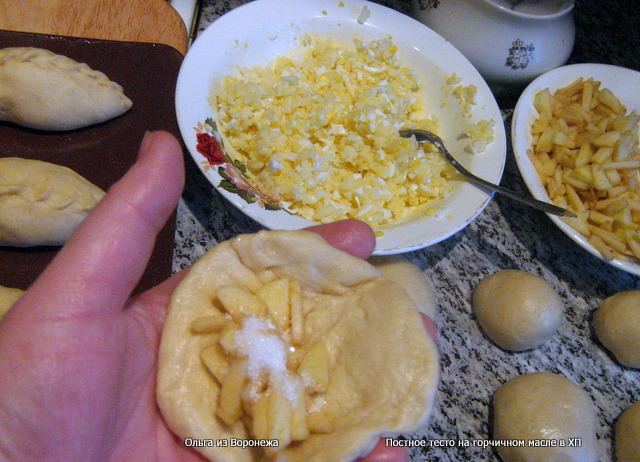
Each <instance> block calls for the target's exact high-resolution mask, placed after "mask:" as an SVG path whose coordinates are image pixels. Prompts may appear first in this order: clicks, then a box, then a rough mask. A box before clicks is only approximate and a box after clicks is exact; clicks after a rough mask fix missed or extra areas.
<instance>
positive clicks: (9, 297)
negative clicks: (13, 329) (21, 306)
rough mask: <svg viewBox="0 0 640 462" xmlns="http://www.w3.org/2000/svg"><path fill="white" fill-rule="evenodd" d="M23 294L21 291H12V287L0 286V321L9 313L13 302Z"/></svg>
mask: <svg viewBox="0 0 640 462" xmlns="http://www.w3.org/2000/svg"><path fill="white" fill-rule="evenodd" d="M23 293H24V291H23V290H21V289H14V288H13V287H5V286H0V320H1V319H2V318H3V317H4V315H5V314H7V312H8V311H9V308H11V307H12V306H13V304H14V303H15V302H17V301H18V299H19V298H20V297H21V296H22V294H23Z"/></svg>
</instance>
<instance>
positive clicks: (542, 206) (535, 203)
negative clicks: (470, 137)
mask: <svg viewBox="0 0 640 462" xmlns="http://www.w3.org/2000/svg"><path fill="white" fill-rule="evenodd" d="M436 146H437V147H438V150H439V151H440V152H441V153H442V155H444V156H445V157H446V158H447V159H449V161H451V163H452V164H453V166H454V167H455V168H456V169H457V170H458V171H459V172H460V173H462V174H463V175H464V176H466V177H467V179H469V180H470V181H472V182H474V183H476V184H478V185H480V186H483V187H485V188H487V189H489V190H491V191H495V192H497V193H498V194H502V195H503V196H507V197H509V198H510V199H513V200H515V201H518V202H521V203H523V204H526V205H528V206H530V207H533V208H535V209H538V210H542V211H543V212H546V213H551V214H553V215H558V216H563V217H573V218H575V216H576V214H575V213H573V212H571V211H570V210H566V209H563V208H562V207H558V206H557V205H553V204H550V203H548V202H543V201H539V200H537V199H533V198H528V197H523V196H521V195H520V194H518V193H516V192H514V191H511V190H510V189H507V188H503V187H502V186H499V185H497V184H493V183H490V182H488V181H486V180H483V179H482V178H480V177H477V176H475V175H474V174H473V173H471V172H470V171H469V170H467V169H466V168H464V167H463V166H462V165H461V164H460V163H459V162H458V161H457V160H455V159H454V158H453V157H451V156H449V155H447V154H448V153H446V154H445V153H444V152H442V147H441V146H440V145H439V144H437V145H436Z"/></svg>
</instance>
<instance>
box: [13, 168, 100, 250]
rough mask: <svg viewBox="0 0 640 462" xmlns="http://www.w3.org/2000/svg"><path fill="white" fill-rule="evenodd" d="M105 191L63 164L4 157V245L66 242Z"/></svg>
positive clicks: (23, 245) (27, 245)
mask: <svg viewBox="0 0 640 462" xmlns="http://www.w3.org/2000/svg"><path fill="white" fill-rule="evenodd" d="M103 196H104V191H102V189H100V188H98V187H97V186H95V185H94V184H93V183H91V182H89V181H88V180H86V179H85V178H84V177H82V176H80V175H79V174H78V173H76V172H74V171H73V170H71V169H69V168H67V167H64V166H62V165H57V164H52V163H50V162H43V161H40V160H34V159H21V158H18V157H3V158H0V245H7V246H15V247H29V246H36V245H62V244H64V243H65V242H66V241H67V240H68V239H69V237H70V236H71V234H72V233H73V232H74V231H75V229H76V228H77V227H78V225H79V224H80V223H81V222H82V220H84V219H85V218H86V216H87V215H88V214H89V212H90V211H91V210H93V208H94V207H95V206H96V204H97V203H98V202H100V200H101V199H102V197H103Z"/></svg>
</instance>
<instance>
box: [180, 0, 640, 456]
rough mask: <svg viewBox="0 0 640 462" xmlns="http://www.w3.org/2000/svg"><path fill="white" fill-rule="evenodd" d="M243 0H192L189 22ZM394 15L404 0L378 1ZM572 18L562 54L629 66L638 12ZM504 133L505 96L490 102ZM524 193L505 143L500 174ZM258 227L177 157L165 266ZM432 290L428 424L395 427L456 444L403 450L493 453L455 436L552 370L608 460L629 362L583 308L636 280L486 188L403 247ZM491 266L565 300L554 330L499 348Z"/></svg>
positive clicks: (623, 7) (634, 61) (580, 8)
mask: <svg viewBox="0 0 640 462" xmlns="http://www.w3.org/2000/svg"><path fill="white" fill-rule="evenodd" d="M244 3H246V1H243V0H230V1H218V0H204V5H203V9H202V12H201V17H200V22H199V28H200V30H202V29H204V28H205V27H206V26H207V25H208V24H210V23H211V22H213V21H214V20H215V19H216V18H217V17H219V16H220V15H221V14H224V13H225V12H227V11H230V10H231V9H233V8H235V7H237V6H240V5H241V4H244ZM378 3H381V4H384V5H386V6H390V7H393V8H395V9H397V10H399V11H401V12H403V13H409V4H410V2H408V1H407V2H403V1H399V0H398V1H378ZM575 20H576V28H577V36H576V43H575V47H574V51H573V53H572V55H571V57H570V59H569V62H570V63H579V62H600V63H608V64H615V65H619V66H624V67H628V68H632V69H636V70H640V50H639V48H640V36H639V34H640V32H639V30H638V28H637V24H638V23H639V20H640V13H639V12H638V10H631V9H630V8H629V6H628V2H627V1H626V0H615V1H613V0H612V1H608V2H598V1H596V0H585V1H582V2H581V1H578V2H577V5H576V8H575ZM499 103H500V108H501V110H502V114H503V118H504V123H505V128H506V129H507V133H509V131H510V123H511V112H512V109H513V106H514V104H515V102H514V101H500V102H499ZM501 184H502V185H503V186H506V187H508V188H511V189H514V190H517V191H521V192H525V191H526V187H525V185H524V183H523V181H522V179H521V177H520V174H519V172H518V170H517V167H516V165H515V160H514V158H513V153H512V151H511V148H510V147H509V149H508V152H507V164H506V168H505V172H504V176H503V180H502V183H501ZM259 229H260V226H259V225H257V224H256V223H254V222H252V221H251V220H250V219H248V218H246V217H244V216H243V215H242V214H241V213H240V212H238V211H237V210H236V209H235V208H233V207H232V206H231V205H230V204H228V203H227V202H226V201H225V200H224V199H223V198H222V197H221V196H219V195H218V194H217V193H216V192H215V191H214V189H213V187H212V186H211V185H210V184H209V183H208V181H207V180H206V179H205V178H204V176H203V175H202V174H201V173H200V171H199V170H198V168H197V167H196V166H195V164H194V163H193V162H191V161H190V160H188V161H187V186H186V188H185V192H184V194H183V197H182V200H181V202H180V204H179V207H178V224H177V234H176V248H175V257H174V269H175V270H178V269H180V268H183V267H185V266H187V265H189V264H190V263H192V262H193V261H195V260H196V259H197V258H198V257H200V256H201V255H202V254H204V252H206V251H207V250H208V249H209V248H210V247H211V246H213V245H215V243H217V242H220V241H223V240H225V239H228V238H231V237H234V236H236V235H237V234H240V233H248V232H254V231H257V230H259ZM405 257H407V258H408V259H409V260H411V261H412V262H414V263H415V264H416V265H418V266H419V267H420V268H421V269H422V270H423V271H424V273H425V275H426V276H427V277H428V278H429V279H430V280H431V281H432V282H433V285H434V287H435V289H436V292H437V294H436V296H437V302H438V312H437V315H436V318H435V322H436V324H437V326H438V329H439V340H438V348H439V351H440V354H441V361H442V380H441V383H440V386H439V393H438V395H437V398H436V408H435V411H434V414H433V416H432V417H431V420H430V421H429V423H428V425H427V426H426V427H425V428H423V429H421V430H420V431H418V432H416V433H414V434H409V435H404V437H406V438H414V439H421V440H424V441H427V442H428V441H434V440H447V441H454V442H455V444H456V447H446V448H438V447H429V445H427V447H424V448H420V449H415V450H413V451H412V452H411V456H412V460H416V461H418V460H419V461H423V460H429V461H451V462H454V461H461V460H473V461H498V460H499V457H498V455H497V453H496V452H495V451H494V449H492V448H491V447H481V446H482V444H480V445H479V446H476V447H474V446H472V445H470V446H469V447H461V446H457V443H458V442H459V441H463V440H467V441H471V442H472V441H476V442H482V441H485V442H486V441H488V440H490V439H491V438H492V435H491V409H490V400H491V397H492V395H493V393H494V392H495V390H496V389H497V388H498V387H499V386H500V385H502V384H503V383H504V382H505V381H507V380H509V379H511V378H513V377H515V376H517V375H520V374H523V373H527V372H534V371H550V372H555V373H558V374H561V375H563V376H565V377H567V378H569V379H571V380H573V381H574V382H576V383H577V384H579V385H580V386H581V387H583V388H584V390H586V392H587V393H588V394H589V395H590V396H591V398H592V400H593V402H594V404H595V406H596V409H597V412H598V427H597V436H598V444H599V447H598V450H599V457H600V460H601V461H602V462H607V461H611V460H612V458H613V457H612V452H613V448H612V425H613V424H614V422H615V420H616V419H617V418H618V416H619V415H620V413H621V412H622V411H623V410H624V409H625V408H626V407H627V406H629V405H630V404H631V403H633V402H635V401H638V400H640V371H638V370H634V369H628V368H624V367H621V366H620V365H618V364H617V363H616V362H615V361H614V360H613V359H612V357H611V356H609V355H608V354H607V353H606V352H605V351H604V350H603V349H602V348H601V347H600V346H599V344H598V343H597V341H596V340H595V338H594V335H593V332H592V329H591V327H590V324H591V317H592V315H593V311H594V309H595V308H596V307H597V306H598V304H599V302H600V301H601V300H603V299H604V298H606V297H608V296H610V295H613V294H614V293H616V292H619V291H622V290H630V289H639V288H640V279H639V278H638V277H636V276H633V275H631V274H628V273H625V272H623V271H620V270H617V269H615V268H613V267H611V266H609V265H608V264H606V263H604V262H602V261H600V260H598V259H597V258H595V257H592V256H591V255H590V254H588V253H587V252H586V251H584V250H582V249H581V248H580V247H578V246H577V245H576V244H574V243H573V241H571V240H570V239H569V238H568V237H567V236H565V235H564V234H563V233H562V232H561V231H560V230H559V229H558V228H557V227H556V226H555V225H554V224H553V223H552V222H551V220H550V219H549V218H548V217H547V216H546V215H544V214H543V213H541V212H538V211H535V210H532V209H529V208H526V207H524V206H521V205H519V204H517V203H515V202H513V201H510V200H508V199H503V198H501V197H497V196H496V197H495V198H494V200H492V202H491V203H490V205H489V206H488V207H487V208H486V209H485V211H484V212H483V213H482V214H481V215H480V216H479V217H478V218H477V219H476V220H474V221H473V222H472V223H471V224H470V225H469V226H468V227H466V228H465V229H464V230H463V231H461V232H459V233H457V234H455V235H454V236H452V237H450V238H449V239H446V240H445V241H443V242H441V243H439V244H436V245H433V246H431V247H428V248H426V249H423V250H419V251H415V252H411V253H407V254H405ZM503 269H521V270H526V271H530V272H532V273H534V274H537V275H539V276H541V277H543V278H544V279H545V280H546V281H547V282H549V283H550V284H551V285H552V286H553V287H554V288H555V289H556V290H557V292H558V293H559V295H560V297H561V299H562V301H563V302H564V305H565V308H566V314H565V318H566V319H565V321H564V322H563V324H562V326H561V328H560V330H559V331H558V332H557V334H556V335H555V336H554V337H553V338H551V339H550V340H549V341H548V342H546V343H545V344H543V345H542V346H540V347H539V348H537V349H535V350H532V351H527V352H521V353H511V352H507V351H505V350H502V349H500V348H499V347H497V346H496V345H495V344H493V343H492V342H491V341H490V340H488V339H487V338H486V337H485V336H484V335H483V334H482V332H481V331H480V330H479V328H478V326H477V324H476V321H475V319H474V315H473V313H472V309H471V294H472V292H473V290H474V288H475V287H476V285H477V284H478V282H479V281H480V280H481V279H482V278H484V277H485V276H488V275H490V274H493V273H495V272H497V271H500V270H503Z"/></svg>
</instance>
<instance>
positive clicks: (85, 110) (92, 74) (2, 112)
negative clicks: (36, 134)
mask: <svg viewBox="0 0 640 462" xmlns="http://www.w3.org/2000/svg"><path fill="white" fill-rule="evenodd" d="M131 106H132V102H131V100H130V99H129V98H127V97H126V96H125V94H124V92H123V90H122V87H121V86H120V85H118V84H117V83H115V82H112V81H111V80H109V78H108V77H107V76H106V75H105V74H103V73H102V72H99V71H96V70H93V69H91V68H90V67H89V66H87V65H86V64H84V63H78V62H76V61H74V60H73V59H71V58H68V57H66V56H62V55H58V54H55V53H52V52H51V51H49V50H45V49H42V48H30V47H16V48H4V49H1V50H0V120H6V121H9V122H13V123H16V124H18V125H22V126H25V127H30V128H35V129H39V130H75V129H77V128H82V127H86V126H88V125H93V124H97V123H101V122H105V121H107V120H109V119H112V118H114V117H117V116H119V115H121V114H123V113H125V112H126V111H128V110H129V108H131Z"/></svg>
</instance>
